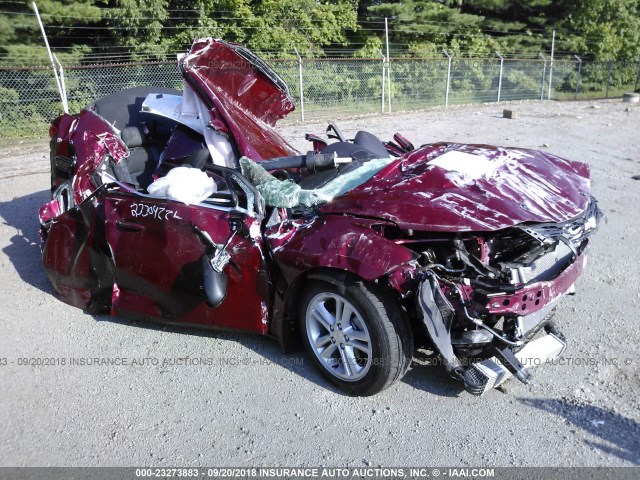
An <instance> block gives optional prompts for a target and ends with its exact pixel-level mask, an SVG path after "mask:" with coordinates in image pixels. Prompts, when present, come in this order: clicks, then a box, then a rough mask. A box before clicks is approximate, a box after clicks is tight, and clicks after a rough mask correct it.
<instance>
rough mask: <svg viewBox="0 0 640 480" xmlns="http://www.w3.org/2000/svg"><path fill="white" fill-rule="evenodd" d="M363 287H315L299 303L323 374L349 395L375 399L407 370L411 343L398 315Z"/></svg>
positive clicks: (320, 284) (319, 284) (356, 284)
mask: <svg viewBox="0 0 640 480" xmlns="http://www.w3.org/2000/svg"><path fill="white" fill-rule="evenodd" d="M376 290H377V289H374V286H367V285H365V284H364V283H363V282H359V281H357V282H353V283H351V284H349V285H343V284H338V285H334V284H331V283H327V282H314V283H312V284H310V285H309V287H308V288H307V289H306V290H305V292H304V293H303V296H302V299H301V303H300V321H301V331H302V333H303V339H304V343H305V346H306V348H307V350H308V351H309V353H310V355H311V357H312V359H313V361H314V363H316V364H317V365H318V366H319V368H320V370H321V371H322V373H323V374H324V375H325V376H326V377H327V378H328V379H329V380H330V381H331V382H332V383H334V384H335V385H336V386H338V387H339V388H340V389H342V390H343V391H345V392H346V393H348V394H350V395H360V396H367V395H373V394H376V393H378V392H380V391H382V390H384V389H385V388H387V387H388V386H389V385H391V384H392V383H393V382H395V381H396V380H398V379H399V378H401V377H402V376H403V375H404V374H405V372H406V371H407V369H408V367H409V363H410V362H411V357H412V354H413V340H412V337H411V332H410V330H409V326H408V325H407V324H406V322H405V321H404V319H403V318H402V315H401V313H400V309H399V308H398V306H397V305H394V304H393V303H392V302H391V301H390V300H389V299H387V298H385V296H384V295H382V294H380V293H379V292H377V291H376Z"/></svg>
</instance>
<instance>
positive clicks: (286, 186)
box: [240, 157, 394, 208]
mask: <svg viewBox="0 0 640 480" xmlns="http://www.w3.org/2000/svg"><path fill="white" fill-rule="evenodd" d="M393 161H394V160H392V159H390V158H379V159H374V160H370V161H368V162H366V163H365V164H364V165H362V166H361V167H359V168H356V169H355V170H353V171H351V172H348V173H345V174H342V175H339V176H338V177H336V178H335V179H334V180H331V181H330V182H328V183H327V184H326V185H324V186H323V187H321V188H316V189H313V190H306V189H303V188H302V187H300V186H299V185H297V184H295V183H293V182H290V181H288V180H278V179H277V178H275V177H274V176H273V175H271V174H270V173H269V172H267V171H266V170H265V169H264V168H263V167H261V166H260V165H259V164H257V163H256V162H254V161H253V160H250V159H249V158H247V157H242V158H241V159H240V168H241V169H242V174H243V175H244V176H245V177H246V178H247V179H248V180H249V181H250V182H251V183H252V184H253V185H255V188H256V190H258V192H260V194H261V195H262V196H263V197H264V201H265V204H266V205H268V206H271V207H279V208H293V207H296V206H298V205H302V206H305V207H312V206H315V205H320V204H322V203H326V202H330V201H331V200H333V199H334V198H335V197H338V196H340V195H343V194H345V193H347V192H348V191H349V190H353V189H354V188H356V187H358V186H360V185H362V184H363V183H365V182H367V181H368V180H369V179H370V178H371V177H373V176H374V175H375V174H376V173H378V172H379V171H380V170H382V169H383V168H384V167H386V166H387V165H389V164H390V163H392V162H393Z"/></svg>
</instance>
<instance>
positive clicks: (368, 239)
mask: <svg viewBox="0 0 640 480" xmlns="http://www.w3.org/2000/svg"><path fill="white" fill-rule="evenodd" d="M380 223H385V222H381V221H378V220H371V219H362V218H357V217H351V216H342V215H327V216H320V217H314V218H313V219H311V220H291V221H285V222H283V223H280V224H278V225H275V226H273V227H271V228H270V229H268V230H267V231H266V232H265V240H266V242H267V245H268V247H269V250H270V251H271V253H272V256H273V258H274V260H275V262H276V264H277V265H278V267H280V269H281V271H282V273H283V275H284V277H285V279H286V281H287V283H289V284H291V283H292V282H293V281H294V280H295V279H296V278H297V277H298V276H299V275H301V274H303V273H304V272H306V271H309V270H312V269H316V268H332V269H337V270H342V271H346V272H350V273H352V274H354V275H357V276H358V277H359V278H362V279H364V280H367V281H373V280H376V279H378V278H380V277H381V276H383V275H385V274H387V273H389V272H391V271H393V270H396V269H397V268H399V267H401V266H403V265H406V264H407V263H408V262H411V261H413V260H415V259H416V258H417V256H416V255H415V253H414V252H412V251H411V250H409V249H408V248H406V247H404V246H402V245H398V244H396V243H395V242H393V241H391V240H388V239H386V238H385V237H384V236H382V235H381V234H380V233H378V232H376V231H375V230H374V229H373V228H372V227H373V226H374V225H376V224H380Z"/></svg>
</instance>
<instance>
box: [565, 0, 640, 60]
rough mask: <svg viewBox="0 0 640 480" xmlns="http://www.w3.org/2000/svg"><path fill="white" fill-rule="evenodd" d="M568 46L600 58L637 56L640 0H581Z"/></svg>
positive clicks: (639, 34)
mask: <svg viewBox="0 0 640 480" xmlns="http://www.w3.org/2000/svg"><path fill="white" fill-rule="evenodd" d="M570 25H571V26H572V27H573V29H574V33H573V35H570V36H569V39H568V41H567V47H568V48H570V49H574V50H576V51H579V52H580V51H581V52H585V53H587V54H589V55H590V56H592V57H593V58H596V59H600V60H635V59H638V58H640V1H637V0H632V1H629V0H608V1H606V2H603V1H599V0H580V1H579V2H576V6H575V10H574V12H573V15H572V18H571V22H570Z"/></svg>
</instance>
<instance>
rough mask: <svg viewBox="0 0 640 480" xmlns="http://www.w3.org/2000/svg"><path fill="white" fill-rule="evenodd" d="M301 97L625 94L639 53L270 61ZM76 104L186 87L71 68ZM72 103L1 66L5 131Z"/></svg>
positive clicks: (40, 71) (438, 100) (143, 74)
mask: <svg viewBox="0 0 640 480" xmlns="http://www.w3.org/2000/svg"><path fill="white" fill-rule="evenodd" d="M270 64H271V65H272V67H273V68H274V69H275V70H276V71H277V72H278V73H279V74H280V75H281V76H282V78H283V79H284V80H285V82H286V83H287V84H288V85H289V87H290V89H291V94H292V95H293V96H294V98H296V100H297V101H298V111H297V112H294V113H292V114H290V116H289V117H288V118H287V121H313V120H324V119H339V118H340V117H346V116H352V115H361V114H368V113H369V114H372V113H381V112H388V111H391V110H393V111H400V110H415V109H421V108H427V107H431V106H436V105H453V104H473V103H487V102H498V101H508V100H523V99H554V100H572V99H588V98H605V97H610V96H619V95H621V94H622V93H624V92H626V91H630V90H636V89H637V88H638V80H639V76H640V65H639V64H638V63H637V62H627V63H624V62H590V63H588V62H584V63H583V62H581V61H579V59H577V58H576V59H571V60H556V61H554V62H553V65H552V64H551V62H550V61H549V60H548V59H544V58H540V59H534V60H531V59H529V60H526V59H525V60H522V59H507V58H504V59H502V58H452V59H448V58H392V59H391V61H389V62H386V61H385V60H384V59H383V58H377V59H375V58H363V59H358V58H338V59H326V58H322V59H300V60H295V59H294V60H289V59H287V60H270ZM64 77H65V83H66V87H67V95H68V100H69V109H70V111H72V112H78V111H79V110H80V109H81V108H83V107H84V106H85V105H87V104H88V103H90V102H91V101H93V100H95V99H97V98H100V97H102V96H104V95H107V94H109V93H112V92H115V91H118V90H121V89H123V88H129V87H134V86H141V85H155V86H161V87H167V88H175V89H181V88H182V78H181V76H180V73H179V70H178V67H177V65H176V63H175V62H147V63H139V64H116V65H91V66H76V67H67V68H65V69H64ZM61 111H62V106H61V103H60V99H59V95H58V92H57V89H56V87H55V81H54V79H53V74H52V72H51V70H50V69H49V68H45V67H26V68H25V67H2V66H0V140H12V139H35V138H43V137H46V135H47V131H48V124H49V121H50V119H51V118H52V117H54V116H56V115H59V114H60V113H61Z"/></svg>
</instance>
